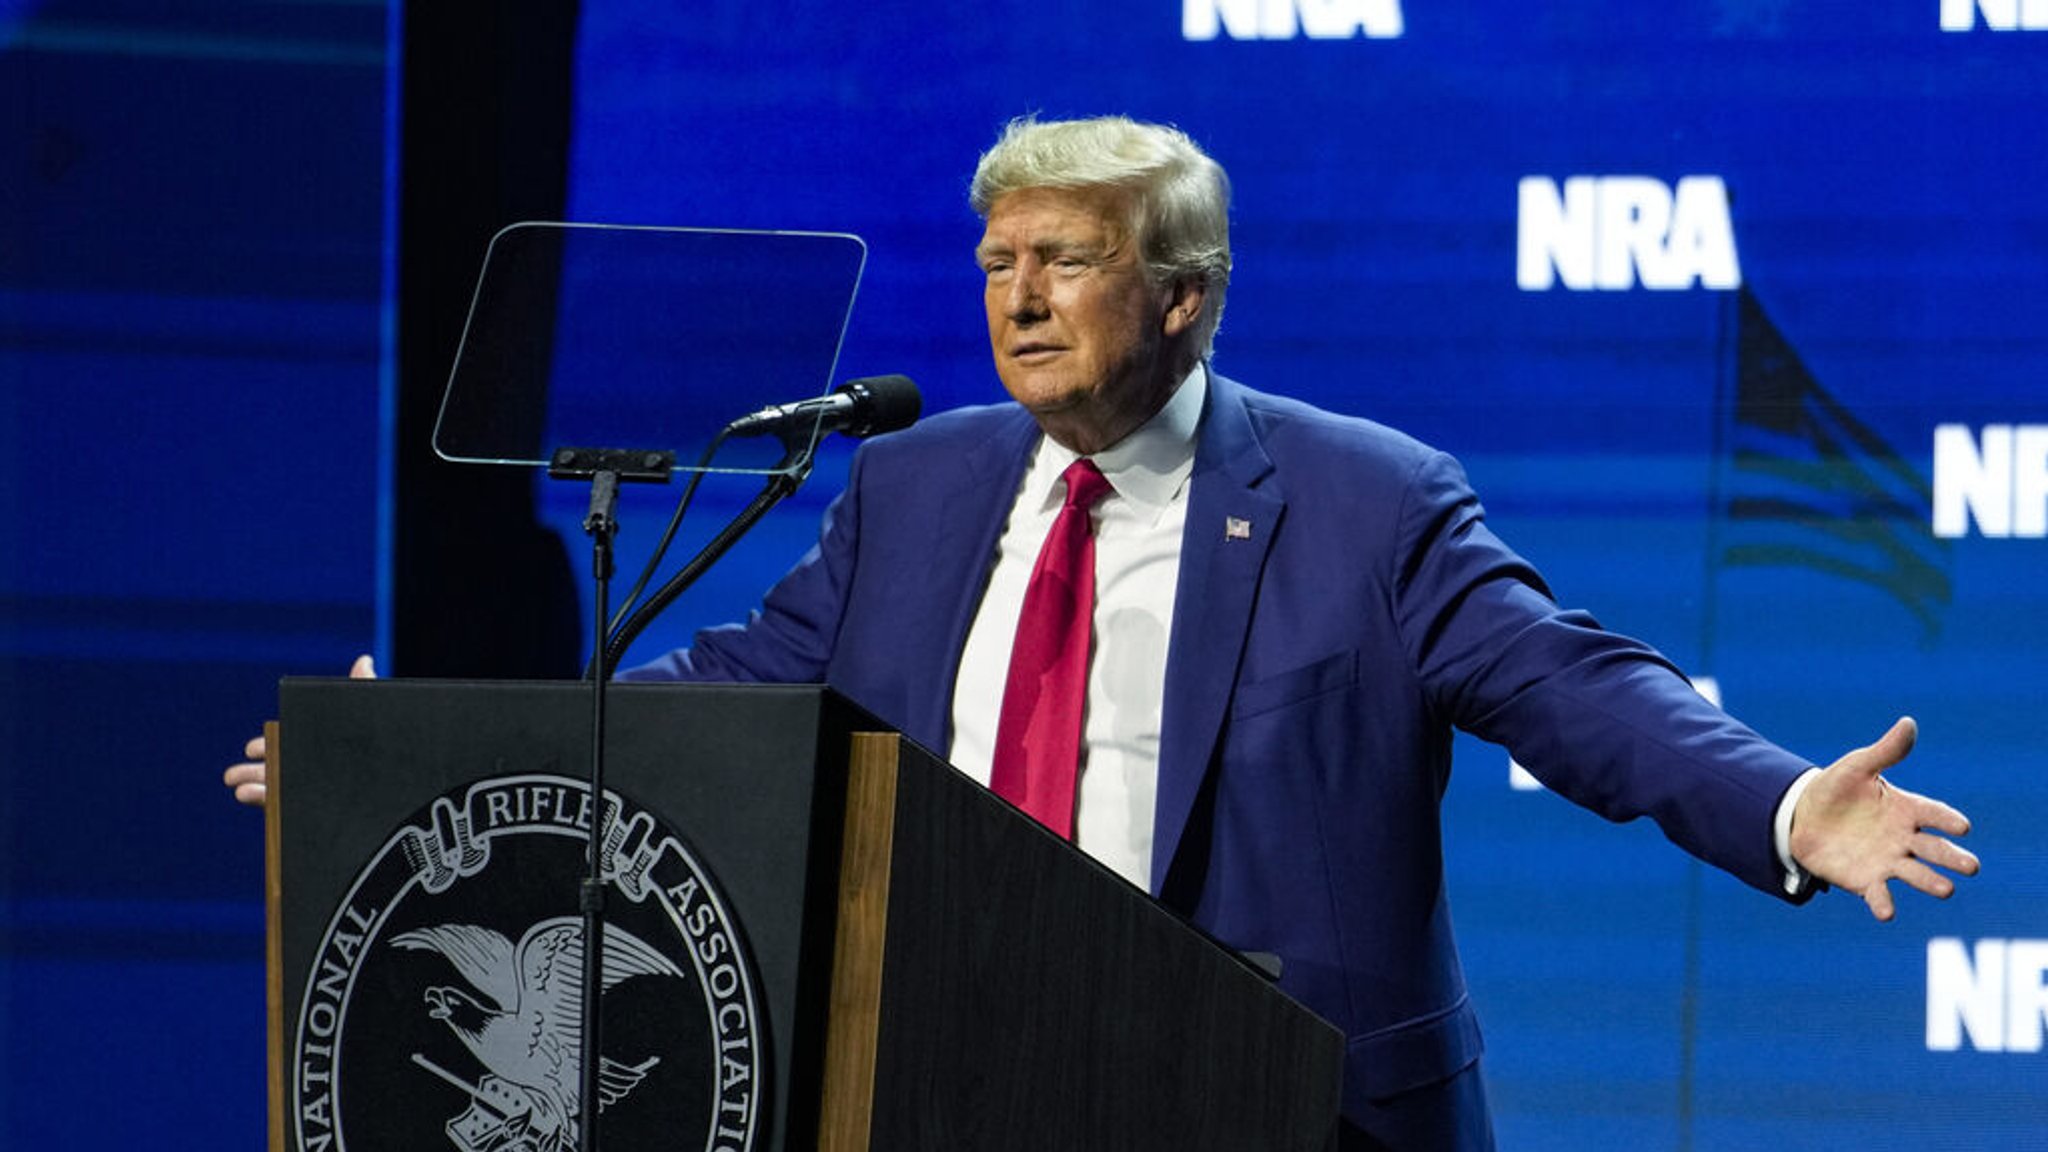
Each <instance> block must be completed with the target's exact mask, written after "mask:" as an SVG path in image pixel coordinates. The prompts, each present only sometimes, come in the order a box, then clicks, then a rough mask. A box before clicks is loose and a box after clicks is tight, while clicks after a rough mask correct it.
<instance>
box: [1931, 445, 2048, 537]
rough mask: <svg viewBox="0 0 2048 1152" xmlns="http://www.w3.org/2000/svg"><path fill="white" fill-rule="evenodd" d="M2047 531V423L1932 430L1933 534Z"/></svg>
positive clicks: (2020, 534) (2039, 533)
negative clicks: (1974, 529) (1976, 430)
mask: <svg viewBox="0 0 2048 1152" xmlns="http://www.w3.org/2000/svg"><path fill="white" fill-rule="evenodd" d="M1972 521H1974V522H1975V523H1976V526H1977V533H1978V535H1980V536H1990V537H1999V538H2003V537H2014V536H2018V537H2028V538H2032V539H2040V538H2042V537H2048V424H1986V425H1985V426H1984V429H1983V431H1982V432H1980V433H1973V432H1971V431H1970V429H1969V426H1968V425H1964V424H1943V425H1942V426H1940V427H1939V428H1936V429H1935V430H1934V534H1935V535H1936V536H1940V537H1945V538H1950V539H1953V538H1955V537H1959V536H1967V535H1969V534H1970V524H1971V522H1972Z"/></svg>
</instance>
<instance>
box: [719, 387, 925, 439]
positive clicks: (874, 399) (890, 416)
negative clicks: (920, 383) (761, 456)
mask: <svg viewBox="0 0 2048 1152" xmlns="http://www.w3.org/2000/svg"><path fill="white" fill-rule="evenodd" d="M923 407H924V402H923V400H922V398H921V397H919V395H918V392H917V385H916V384H913V383H912V382H911V380H910V377H908V376H864V377H862V378H860V379H858V380H848V381H847V382H846V383H844V384H841V385H840V386H839V387H838V388H835V389H833V390H832V392H831V393H830V394H829V395H825V396H820V397H818V398H816V399H814V400H799V401H797V402H796V403H794V404H772V405H770V406H768V407H766V408H763V409H761V410H760V411H758V412H755V413H752V414H750V415H746V416H742V417H740V418H739V419H737V420H735V421H733V422H732V423H731V424H729V425H727V426H726V429H725V434H726V435H727V436H768V435H775V436H781V437H784V438H787V437H789V436H791V435H798V436H802V435H808V434H809V433H810V431H811V429H812V428H814V427H815V428H816V429H817V431H818V435H819V436H821V437H822V436H826V435H828V434H830V433H833V432H844V433H846V434H847V435H848V436H852V437H854V438H855V439H859V438H861V437H864V436H873V435H876V434H877V433H881V432H894V431H896V430H897V429H898V428H908V427H910V426H911V425H912V424H915V423H917V415H918V413H919V411H921V410H922V409H923Z"/></svg>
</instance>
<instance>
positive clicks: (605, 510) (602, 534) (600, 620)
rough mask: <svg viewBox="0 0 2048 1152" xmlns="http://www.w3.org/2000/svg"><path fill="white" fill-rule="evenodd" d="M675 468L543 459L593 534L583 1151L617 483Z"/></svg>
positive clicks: (599, 941)
mask: <svg viewBox="0 0 2048 1152" xmlns="http://www.w3.org/2000/svg"><path fill="white" fill-rule="evenodd" d="M674 468H675V453H673V452H654V451H635V450H631V449H616V448H563V449H559V450H557V451H556V452H555V453H554V456H553V457H552V459H551V461H550V463H549V466H548V475H549V476H550V477H551V478H553V479H556V480H584V479H587V480H589V481H590V511H589V514H588V515H586V516H584V518H583V531H584V532H585V533H586V534H587V535H588V536H589V537H590V545H591V579H592V583H593V594H594V599H595V601H596V616H595V619H596V622H597V623H596V642H595V646H594V647H593V649H592V652H593V655H592V656H591V668H590V678H591V684H590V713H591V720H590V809H589V811H590V828H589V830H588V832H587V833H586V835H585V843H586V845H587V855H588V863H589V865H590V870H589V872H588V874H587V875H585V876H584V878H583V882H582V884H581V885H580V886H579V888H578V889H577V907H578V910H579V911H581V912H582V913H583V988H582V992H583V1035H582V1038H581V1041H580V1045H579V1046H580V1047H581V1049H582V1051H581V1057H582V1068H581V1071H582V1086H581V1092H582V1095H581V1097H580V1099H581V1101H582V1103H581V1105H580V1109H579V1111H580V1115H579V1117H578V1119H579V1121H580V1127H581V1131H580V1133H579V1140H578V1143H579V1147H581V1149H582V1152H597V1111H598V1107H599V1099H600V1097H599V1094H598V1093H599V1085H600V1083H601V1078H600V1076H599V1074H598V1071H599V1070H598V1063H599V1060H600V1059H601V1057H600V1055H599V1053H601V1052H602V1051H603V1050H604V1049H603V1046H602V1045H601V1044H600V1042H599V1036H598V1029H599V1027H600V1025H601V1022H602V1014H601V1013H600V1011H599V1008H600V1006H601V1000H602V997H603V994H604V851H603V845H604V833H605V827H604V823H605V806H604V706H605V686H606V684H607V683H608V682H609V681H610V680H611V666H610V664H609V663H608V662H607V661H606V660H605V640H606V635H605V632H606V628H607V625H608V623H609V617H610V616H611V604H610V598H611V580H612V539H613V537H615V536H617V535H618V531H619V522H618V516H617V513H618V503H619V484H620V483H621V482H623V481H638V482H642V483H657V484H666V483H668V478H669V474H670V473H671V472H672V471H673V470H674Z"/></svg>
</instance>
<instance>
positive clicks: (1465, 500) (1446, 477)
mask: <svg viewBox="0 0 2048 1152" xmlns="http://www.w3.org/2000/svg"><path fill="white" fill-rule="evenodd" d="M1484 517H1485V513H1484V512H1483V510H1482V509H1481V508H1480V505H1479V501H1478V498H1477V497H1476V496H1475V495H1474V494H1473V492H1472V490H1471V488H1470V487H1469V486H1468V485H1467V483H1466V481H1465V477H1464V473H1463V471H1462V469H1460V468H1459V467H1458V465H1457V463H1456V462H1455V461H1453V460H1451V459H1450V458H1449V457H1447V456H1444V455H1442V454H1436V455H1433V456H1431V457H1429V458H1428V459H1426V460H1424V461H1423V462H1422V463H1421V464H1420V465H1419V466H1418V467H1417V469H1416V471H1415V473H1414V474H1413V476H1412V477H1411V482H1410V483H1409V485H1408V486H1407V489H1406V492H1405V496H1404V506H1403V511H1402V514H1401V516H1400V518H1399V520H1398V529H1397V530H1398V532H1399V534H1400V540H1399V541H1398V546H1397V548H1396V549H1395V552H1394V555H1395V557H1396V561H1395V562H1396V564H1397V565H1398V570H1397V571H1396V572H1394V573H1392V574H1391V586H1392V587H1393V588H1394V590H1395V597H1396V615H1397V618H1398V619H1399V622H1400V628H1401V631H1402V637H1403V642H1404V643H1405V644H1406V645H1407V646H1408V648H1409V652H1410V655H1411V658H1412V659H1413V660H1414V662H1415V667H1416V668H1417V669H1418V672H1419V674H1420V676H1421V678H1422V682H1423V684H1424V690H1425V693H1426V695H1427V697H1428V699H1429V700H1430V702H1431V706H1432V707H1434V708H1435V709H1437V710H1438V712H1439V713H1440V715H1441V716H1442V717H1443V718H1444V719H1446V720H1448V721H1449V722H1451V723H1454V724H1456V725H1457V726H1459V727H1461V728H1464V729H1466V730H1467V731H1470V732H1472V733H1474V734H1475V735H1478V736H1480V737H1482V738H1484V739H1487V740H1491V741H1494V742H1495V743H1499V744H1502V745H1505V746H1506V747H1507V748H1508V749H1509V750H1510V751H1512V752H1513V753H1514V755H1515V758H1516V759H1517V760H1519V761H1520V762H1521V763H1522V764H1523V765H1524V766H1525V767H1527V768H1528V769H1529V770H1530V772H1532V773H1533V774H1535V776H1536V777H1537V778H1538V779H1540V780H1542V781H1543V782H1544V783H1545V784H1546V785H1548V786H1549V787H1550V788H1551V789H1552V790H1554V791H1556V792H1558V793H1560V794H1561V795H1563V796H1565V797H1566V798H1568V799H1570V800H1572V801H1573V802H1574V803H1577V804H1579V805H1582V806H1584V807H1586V808H1590V809H1592V810H1593V811H1595V812H1598V813H1600V814H1601V815H1602V816H1605V817H1606V818H1608V819H1610V820H1616V821H1625V820H1633V819H1635V818H1637V817H1639V816H1649V817H1650V818H1652V819H1653V820H1655V821H1656V822H1657V824H1658V826H1659V827H1660V828H1661V829H1662V830H1663V832H1664V834H1665V835H1666V836H1667V837H1669V838H1670V839H1671V840H1672V841H1673V842H1674V843H1676V844H1678V845H1679V846H1680V847H1682V848H1684V849H1685V850H1686V851H1688V852H1691V853H1692V854H1693V855H1695V856H1698V857H1699V858H1701V859H1702V860H1705V861H1706V862H1708V863H1710V864H1713V865H1715V866H1717V867H1719V868H1722V869H1725V870H1726V871H1728V872H1730V873H1733V874H1734V875H1735V876H1737V877H1739V878H1740V879H1742V880H1743V881H1745V882H1746V883H1749V884H1751V885H1753V886H1755V887H1757V888H1760V889H1762V890H1764V891H1767V892H1771V893H1774V894H1776V895H1779V896H1781V897H1782V896H1784V895H1785V892H1784V887H1783V881H1784V872H1783V866H1782V864H1781V862H1780V861H1779V860H1778V856H1777V851H1776V849H1775V847H1774V845H1773V843H1772V837H1771V831H1772V829H1771V823H1772V818H1773V816H1774V814H1775V812H1776V810H1777V805H1778V802H1779V800H1780V799H1781V798H1782V797H1783V796H1784V794H1785V791H1786V789H1787V788H1788V787H1790V785H1791V783H1792V781H1793V780H1794V779H1795V778H1796V777H1797V776H1798V775H1799V774H1800V773H1801V772H1803V771H1804V770H1805V769H1806V768H1807V767H1808V766H1809V765H1808V763H1807V761H1805V760H1802V759H1800V758H1799V757H1797V756H1794V755H1793V754H1791V753H1790V752H1787V751H1785V750H1784V749H1781V748H1779V747H1777V746H1776V745H1774V744H1772V743H1770V742H1769V741H1767V740H1765V739H1763V738H1762V737H1761V736H1759V735H1757V734H1756V733H1755V732H1753V731H1751V730H1750V729H1749V728H1747V727H1745V726H1744V725H1742V724H1740V723H1739V722H1737V721H1736V720H1734V719H1733V718H1732V717H1730V716H1729V715H1728V714H1727V713H1725V712H1723V711H1722V710H1721V709H1719V708H1717V707H1715V706H1714V705H1712V704H1710V703H1708V702H1707V701H1706V700H1705V699H1703V698H1701V697H1700V695H1699V694H1698V693H1697V692H1696V691H1694V690H1693V688H1692V686H1691V684H1690V683H1689V682H1688V681H1687V680H1686V679H1685V677H1684V676H1683V675H1682V674H1681V673H1680V672H1679V671H1678V669H1677V668H1676V667H1675V666H1674V665H1672V663H1671V662H1670V661H1669V660H1666V659H1665V658H1664V657H1663V656H1662V655H1660V654H1659V653H1658V652H1656V651H1655V650H1654V649H1652V648H1650V647H1649V646H1648V645H1645V644H1643V643H1641V642H1640V641H1637V640H1633V639H1630V638H1629V637H1626V636H1621V635H1618V634H1616V633H1612V632H1608V631H1606V630H1604V629H1602V628H1601V627H1600V625H1599V623H1598V622H1597V621H1595V620H1594V619H1593V617H1591V616H1590V615H1587V614H1586V613H1584V612H1579V611H1570V610H1566V609H1563V608H1560V607H1559V606H1558V605H1557V603H1556V602H1555V601H1554V600H1553V599H1552V597H1551V594H1550V590H1549V588H1548V587H1547V586H1546V585H1545V584H1544V582H1543V579H1542V577H1541V576H1539V575H1538V574H1537V573H1536V571H1535V570H1534V569H1533V568H1531V567H1530V566H1529V565H1528V563H1527V562H1525V561H1524V560H1522V559H1521V557H1519V556H1517V555H1516V554H1515V553H1514V552H1513V551H1512V550H1511V549H1509V548H1508V547H1507V546H1506V545H1505V544H1503V543H1502V542H1501V541H1500V539H1499V538H1498V537H1496V536H1494V534H1493V533H1492V531H1491V530H1490V529H1489V528H1487V526H1486V524H1485V522H1484Z"/></svg>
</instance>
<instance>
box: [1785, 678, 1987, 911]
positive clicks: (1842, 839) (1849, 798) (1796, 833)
mask: <svg viewBox="0 0 2048 1152" xmlns="http://www.w3.org/2000/svg"><path fill="white" fill-rule="evenodd" d="M1918 732H1919V728H1918V726H1917V725H1915V724H1914V723H1913V721H1912V719H1911V718H1910V717H1908V718H1904V719H1901V720H1900V721H1899V722H1898V723H1896V724H1894V725H1892V728H1891V731H1889V732H1886V733H1885V734H1884V735H1883V736H1882V737H1881V738H1879V740H1878V741H1877V743H1875V744H1872V745H1870V746H1868V747H1865V748H1858V749H1856V750H1855V751H1853V752H1851V753H1849V754H1848V755H1846V756H1844V757H1842V758H1841V759H1840V760H1837V761H1835V762H1834V763H1833V764H1831V765H1829V766H1828V768H1827V769H1826V771H1824V772H1822V773H1821V774H1820V775H1819V776H1818V777H1817V778H1815V779H1814V781H1813V783H1812V784H1810V785H1808V786H1807V789H1806V791H1805V792H1804V793H1803V794H1802V795H1801V796H1800V797H1799V803H1798V805H1797V806H1796V807H1795V808H1794V809H1793V811H1792V857H1793V859H1795V860H1797V861H1799V865H1800V867H1802V868H1805V869H1806V870H1807V871H1808V872H1811V873H1813V874H1814V875H1815V876H1817V877H1819V878H1820V879H1822V880H1825V881H1827V882H1828V883H1829V884H1832V885H1834V886H1835V887H1837V888H1845V889H1848V890H1849V891H1851V892H1854V893H1856V894H1857V895H1859V896H1861V897H1863V902H1864V903H1865V904H1868V905H1869V906H1870V914H1871V915H1872V916H1875V917H1877V918H1878V919H1879V920H1889V919H1891V918H1892V914H1893V907H1892V894H1891V887H1890V885H1889V883H1888V881H1891V880H1895V879H1896V880H1903V881H1905V882H1906V883H1907V884H1910V885H1912V886H1913V887H1914V888H1917V889H1919V890H1920V891H1922V892H1925V893H1927V894H1928V895H1929V896H1935V897H1940V898H1943V899H1946V898H1947V897H1948V895H1949V894H1950V893H1951V892H1954V891H1955V887H1956V883H1955V881H1954V880H1953V879H1951V878H1950V877H1949V876H1948V875H1946V874H1945V873H1944V872H1940V871H1936V869H1937V868H1941V869H1946V870H1947V871H1948V872H1955V873H1959V874H1961V875H1964V876H1974V875H1976V874H1977V857H1976V856H1974V855H1972V854H1971V853H1970V852H1969V851H1968V850H1966V849H1964V848H1963V847H1962V846H1961V845H1958V844H1956V843H1954V842H1953V841H1950V840H1948V839H1946V838H1945V837H1944V836H1942V835H1937V833H1946V834H1947V835H1948V836H1962V835H1965V834H1967V833H1968V832H1969V831H1970V820H1969V818H1968V817H1966V816H1964V815H1963V814H1962V813H1961V812H1958V811H1956V810H1955V809H1954V808H1951V807H1949V806H1948V805H1946V804H1944V803H1942V802H1941V801H1939V800H1936V799H1933V798H1932V797H1928V796H1921V795H1918V794H1917V793H1913V792H1908V791H1906V790H1905V789H1903V788H1895V787H1893V786H1892V785H1890V784H1887V783H1886V782H1885V779H1884V775H1883V774H1884V772H1885V770H1886V769H1888V768H1890V767H1891V766H1892V765H1894V764H1897V763H1898V762H1899V761H1901V760H1904V759H1905V758H1906V754H1907V753H1909V752H1911V751H1912V750H1913V741H1914V739H1915V738H1916V736H1917V735H1918Z"/></svg>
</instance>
